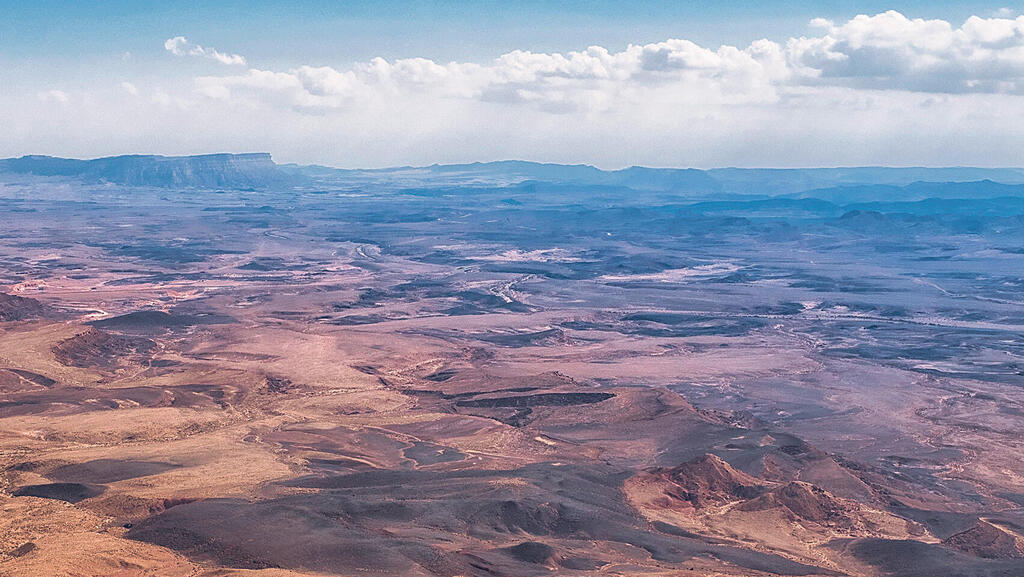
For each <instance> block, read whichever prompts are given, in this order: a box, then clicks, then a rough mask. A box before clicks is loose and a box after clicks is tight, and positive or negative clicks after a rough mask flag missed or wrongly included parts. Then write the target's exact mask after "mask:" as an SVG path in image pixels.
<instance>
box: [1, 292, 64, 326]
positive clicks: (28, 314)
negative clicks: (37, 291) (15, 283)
mask: <svg viewBox="0 0 1024 577" xmlns="http://www.w3.org/2000/svg"><path fill="white" fill-rule="evenodd" d="M55 314H56V311H54V310H53V309H52V308H51V307H49V306H47V305H45V304H43V303H41V302H39V301H37V300H36V299H33V298H28V297H22V296H18V295H11V294H7V293H0V322H10V321H26V320H32V319H38V318H46V317H51V316H55Z"/></svg>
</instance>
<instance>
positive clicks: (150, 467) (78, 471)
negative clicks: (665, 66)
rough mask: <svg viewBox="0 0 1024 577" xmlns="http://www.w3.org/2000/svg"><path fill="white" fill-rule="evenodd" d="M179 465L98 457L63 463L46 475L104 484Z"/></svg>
mask: <svg viewBox="0 0 1024 577" xmlns="http://www.w3.org/2000/svg"><path fill="white" fill-rule="evenodd" d="M179 466H180V465H175V464H173V463H164V462H160V461H131V460H120V459H96V460H94V461H86V462H84V463H74V464H71V465H62V466H60V467H57V468H56V469H54V470H53V471H51V472H49V473H48V474H47V475H46V476H47V477H49V478H51V479H55V480H57V481H62V482H74V483H101V484H102V483H113V482H116V481H123V480H125V479H135V478H138V477H148V476H149V475H158V474H160V473H163V472H164V471H169V470H171V469H175V468H178V467H179Z"/></svg>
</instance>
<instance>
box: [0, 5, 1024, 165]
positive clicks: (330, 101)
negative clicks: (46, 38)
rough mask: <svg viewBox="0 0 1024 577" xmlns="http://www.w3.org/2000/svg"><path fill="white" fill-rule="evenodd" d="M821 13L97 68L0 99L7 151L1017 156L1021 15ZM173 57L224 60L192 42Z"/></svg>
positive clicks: (1023, 92) (612, 157)
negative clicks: (517, 46)
mask: <svg viewBox="0 0 1024 577" xmlns="http://www.w3.org/2000/svg"><path fill="white" fill-rule="evenodd" d="M812 24H813V25H814V28H813V29H812V30H811V31H809V32H808V33H807V35H806V36H799V37H793V38H790V39H787V40H782V41H773V40H758V41H756V42H753V43H751V44H749V45H746V46H719V47H707V46H701V45H699V44H697V43H695V42H692V41H688V40H685V39H669V40H665V41H663V42H654V43H649V44H635V45H630V46H626V47H624V48H621V49H616V50H611V49H608V48H605V47H601V46H591V47H587V48H582V49H580V50H577V51H566V52H561V53H558V52H550V53H548V52H535V51H529V50H525V49H523V50H514V51H511V52H508V53H506V54H503V55H499V56H497V57H495V58H489V59H481V60H478V61H471V62H470V61H456V62H442V61H435V60H430V59H426V58H399V59H384V58H372V59H369V60H366V61H363V62H359V63H356V64H353V65H350V66H323V65H322V63H321V64H318V65H315V66H314V65H296V66H292V67H288V68H276V67H273V66H267V65H260V66H250V67H246V68H242V67H238V68H235V69H222V70H221V71H220V73H218V74H206V75H203V76H200V77H192V76H186V74H188V70H189V69H190V67H180V69H179V70H178V71H177V72H175V71H174V70H167V69H162V70H159V71H158V74H154V75H153V76H147V77H146V78H147V79H146V81H145V90H144V91H142V93H143V94H145V96H146V97H145V98H140V97H137V96H134V95H133V94H132V90H130V89H129V88H127V87H126V86H125V85H122V86H120V87H118V86H117V85H116V84H113V85H111V84H110V83H109V81H107V80H106V79H107V78H109V71H102V72H101V73H97V75H96V79H95V80H96V81H95V82H91V83H89V84H88V86H89V88H88V89H74V90H73V91H72V90H69V92H63V91H59V90H58V91H53V90H50V88H52V86H51V85H49V84H40V85H38V86H32V85H31V84H29V86H30V88H28V89H27V90H24V91H21V92H19V91H17V90H8V91H0V126H4V127H5V138H4V139H2V140H0V156H3V155H8V156H11V155H18V154H23V153H24V151H26V150H32V151H39V150H44V151H48V152H49V153H52V154H64V155H71V156H97V155H101V154H116V153H126V152H137V151H139V150H147V151H153V152H163V153H167V154H188V153H194V152H213V151H222V150H268V151H270V152H273V153H274V154H275V157H276V158H278V159H279V160H282V161H297V162H317V163H322V164H330V165H339V166H384V165H396V164H430V163H433V162H460V161H467V160H493V159H501V158H524V159H531V160H544V161H551V162H570V163H577V162H586V163H593V164H597V165H599V166H604V167H621V166H628V165H631V164H641V165H660V166H722V165H738V166H765V165H769V166H793V165H801V166H808V165H833V166H834V165H850V164H903V165H922V164H923V165H942V164H945V165H953V164H955V165H967V164H980V165H987V166H991V165H1017V166H1020V165H1024V152H1021V150H1020V142H1022V141H1024V18H1021V17H1017V18H1000V17H972V18H970V19H968V20H966V21H964V22H963V23H959V24H951V23H949V22H946V21H943V20H928V19H912V18H907V17H905V16H904V15H902V14H900V13H897V12H886V13H882V14H876V15H873V16H858V17H856V18H853V19H850V20H847V21H843V22H839V21H828V20H824V19H818V20H815V21H814V22H812ZM165 48H166V49H167V50H168V52H171V53H173V54H178V55H182V56H190V55H191V56H199V57H204V58H213V59H217V60H219V61H220V60H222V59H218V57H217V56H216V55H215V54H220V53H218V52H216V51H214V50H210V49H207V48H203V47H200V46H196V45H194V44H191V43H189V42H188V40H186V39H185V38H184V37H175V38H171V39H169V40H168V41H167V43H166V46H165ZM222 56H224V55H222ZM225 58H227V59H230V58H231V57H230V55H229V56H227V57H225ZM239 58H240V57H239ZM131 80H135V79H134V78H133V79H131ZM140 86H141V81H140ZM101 87H105V88H101ZM55 103H59V104H60V105H59V106H55V105H54V104H55ZM98 147H100V148H98Z"/></svg>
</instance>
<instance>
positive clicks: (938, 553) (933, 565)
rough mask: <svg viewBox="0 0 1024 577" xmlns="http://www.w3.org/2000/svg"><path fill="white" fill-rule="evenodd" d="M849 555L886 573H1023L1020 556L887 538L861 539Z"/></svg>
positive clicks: (922, 576)
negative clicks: (969, 551)
mask: <svg viewBox="0 0 1024 577" xmlns="http://www.w3.org/2000/svg"><path fill="white" fill-rule="evenodd" d="M849 551H850V552H851V553H853V555H854V556H855V557H856V558H857V559H859V560H861V561H863V562H865V563H867V564H869V565H872V566H874V567H877V568H878V569H879V570H881V571H882V572H883V574H884V575H886V576H887V577H935V576H937V575H942V576H944V577H1010V576H1017V575H1024V559H982V558H980V557H975V556H973V555H968V554H966V553H961V552H959V551H956V550H954V549H952V548H950V547H945V546H942V545H935V544H930V543H922V542H920V541H901V540H891V539H861V540H858V541H855V542H853V543H852V544H850V545H849Z"/></svg>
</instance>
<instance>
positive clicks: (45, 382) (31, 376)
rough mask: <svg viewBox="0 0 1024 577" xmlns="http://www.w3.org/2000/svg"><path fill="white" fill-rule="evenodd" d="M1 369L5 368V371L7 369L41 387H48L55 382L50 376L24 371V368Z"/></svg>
mask: <svg viewBox="0 0 1024 577" xmlns="http://www.w3.org/2000/svg"><path fill="white" fill-rule="evenodd" d="M3 370H5V371H7V372H9V373H11V374H14V375H17V376H18V377H21V378H22V379H25V380H26V381H28V382H30V383H32V384H34V385H39V386H41V387H46V388H50V387H52V386H53V385H56V384H57V381H55V380H53V379H51V378H50V377H47V376H45V375H40V374H39V373H33V372H32V371H26V370H24V369H3Z"/></svg>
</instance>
